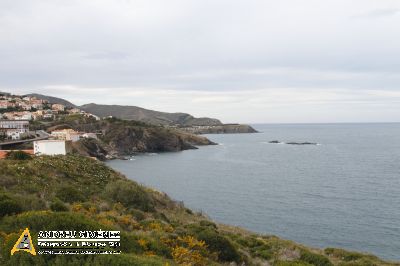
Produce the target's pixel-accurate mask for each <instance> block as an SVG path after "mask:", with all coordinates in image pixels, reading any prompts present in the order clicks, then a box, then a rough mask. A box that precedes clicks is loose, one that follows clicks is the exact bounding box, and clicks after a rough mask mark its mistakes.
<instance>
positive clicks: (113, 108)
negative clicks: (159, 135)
mask: <svg viewBox="0 0 400 266" xmlns="http://www.w3.org/2000/svg"><path fill="white" fill-rule="evenodd" d="M80 108H81V109H82V110H85V111H86V112H89V113H92V114H95V115H97V116H99V117H106V116H114V117H117V118H120V119H124V120H135V121H141V122H144V123H149V124H154V125H181V126H192V125H204V126H206V125H210V126H211V125H222V123H221V121H219V120H217V119H214V118H207V117H202V118H195V117H193V116H191V115H190V114H185V113H166V112H158V111H153V110H148V109H144V108H141V107H137V106H122V105H101V104H94V103H91V104H85V105H82V106H81V107H80Z"/></svg>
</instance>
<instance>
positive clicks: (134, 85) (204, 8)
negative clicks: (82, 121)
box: [0, 0, 400, 122]
mask: <svg viewBox="0 0 400 266" xmlns="http://www.w3.org/2000/svg"><path fill="white" fill-rule="evenodd" d="M399 10H400V3H399V2H398V1H396V0H380V1H378V0H374V1H372V0H356V1H344V0H339V1H333V0H332V1H317V0H302V1H289V0H282V1H261V0H259V1H258V0H247V1H244V0H239V1H229V0H217V1H211V0H205V1H191V0H171V1H162V0H88V1H78V0H70V1H61V0H41V1H39V0H29V1H28V0H25V1H24V0H3V1H1V2H0V58H1V60H0V89H4V90H8V91H15V92H21V93H25V92H41V93H46V94H51V95H56V96H63V97H65V98H67V99H71V100H73V101H75V102H77V103H86V102H99V103H121V104H132V105H139V106H144V107H148V108H154V109H158V110H164V111H185V112H191V113H193V114H195V115H197V116H215V117H218V118H221V119H222V120H224V121H226V122H233V121H237V120H240V121H239V122H335V121H363V122H365V121H400V112H399V111H400V104H399V92H400V88H399V84H400V60H398V59H399V56H400V37H399V36H400V28H399V27H398V25H400V13H399Z"/></svg>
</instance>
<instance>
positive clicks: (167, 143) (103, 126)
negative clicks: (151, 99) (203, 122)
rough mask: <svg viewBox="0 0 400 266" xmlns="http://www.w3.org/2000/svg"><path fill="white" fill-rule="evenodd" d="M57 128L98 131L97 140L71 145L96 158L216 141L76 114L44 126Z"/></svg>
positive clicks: (171, 148) (77, 150) (165, 150)
mask: <svg viewBox="0 0 400 266" xmlns="http://www.w3.org/2000/svg"><path fill="white" fill-rule="evenodd" d="M60 128H72V129H75V130H77V131H86V132H98V133H99V136H98V140H93V139H92V140H81V141H79V142H76V143H73V144H72V146H73V151H74V152H75V153H77V154H81V155H86V156H92V157H96V158H99V159H105V158H112V157H121V156H126V155H130V154H132V153H135V152H169V151H182V150H188V149H197V148H196V146H200V145H213V144H215V143H213V142H211V141H210V140H208V139H207V138H205V137H202V136H197V135H194V134H190V133H186V132H182V131H179V130H175V129H169V128H165V127H161V126H153V125H149V124H144V123H141V122H136V121H126V120H119V119H106V120H102V121H94V120H93V119H89V118H84V117H77V119H75V120H70V119H69V120H65V121H60V122H56V123H53V124H52V125H50V126H49V127H47V129H48V130H49V131H51V130H54V129H60Z"/></svg>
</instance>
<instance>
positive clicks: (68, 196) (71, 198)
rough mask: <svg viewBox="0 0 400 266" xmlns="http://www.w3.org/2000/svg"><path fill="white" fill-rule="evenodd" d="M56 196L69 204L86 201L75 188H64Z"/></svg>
mask: <svg viewBox="0 0 400 266" xmlns="http://www.w3.org/2000/svg"><path fill="white" fill-rule="evenodd" d="M56 196H57V197H58V198H59V199H60V200H62V201H64V202H68V203H73V202H82V201H85V196H84V195H83V194H82V192H80V191H79V190H77V189H76V188H74V187H73V186H62V187H61V188H60V189H59V190H58V191H57V192H56Z"/></svg>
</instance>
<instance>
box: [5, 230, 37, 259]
mask: <svg viewBox="0 0 400 266" xmlns="http://www.w3.org/2000/svg"><path fill="white" fill-rule="evenodd" d="M20 250H22V251H26V252H28V253H31V254H32V255H33V256H35V255H36V251H35V247H34V246H33V244H32V237H31V234H30V233H29V230H28V228H26V229H25V230H24V232H22V234H21V236H20V237H19V238H18V241H17V242H16V243H15V245H14V247H13V249H12V250H11V255H14V253H15V252H17V251H20Z"/></svg>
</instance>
